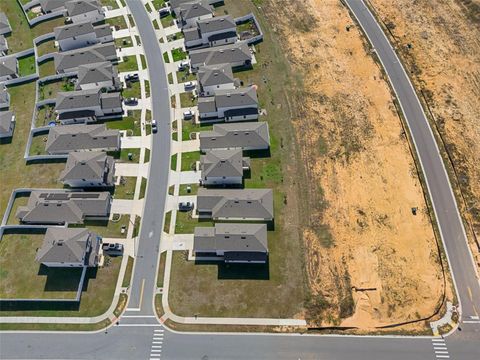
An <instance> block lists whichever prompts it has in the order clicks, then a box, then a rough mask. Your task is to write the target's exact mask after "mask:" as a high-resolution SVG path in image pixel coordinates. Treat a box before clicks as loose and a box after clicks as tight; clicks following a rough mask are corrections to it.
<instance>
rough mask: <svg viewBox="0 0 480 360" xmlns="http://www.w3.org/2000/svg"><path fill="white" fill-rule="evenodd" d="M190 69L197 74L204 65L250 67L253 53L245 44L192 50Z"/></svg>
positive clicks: (237, 43) (239, 43) (238, 43)
mask: <svg viewBox="0 0 480 360" xmlns="http://www.w3.org/2000/svg"><path fill="white" fill-rule="evenodd" d="M189 56H190V68H191V70H192V71H193V72H196V71H197V70H198V68H199V67H200V66H202V65H219V64H229V65H230V66H231V67H242V66H250V65H251V64H252V58H253V57H252V53H251V52H250V48H249V47H248V45H247V44H246V43H245V42H236V43H234V44H230V45H223V46H216V47H211V48H206V49H199V50H192V51H190V53H189Z"/></svg>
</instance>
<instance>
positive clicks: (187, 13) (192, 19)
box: [172, 0, 213, 27]
mask: <svg viewBox="0 0 480 360" xmlns="http://www.w3.org/2000/svg"><path fill="white" fill-rule="evenodd" d="M172 9H173V10H174V12H175V14H176V15H177V19H178V24H179V26H180V27H192V26H195V24H196V22H197V21H199V20H203V19H210V18H212V17H213V7H212V6H211V5H210V4H209V3H208V1H207V0H196V1H189V2H184V3H182V4H180V5H179V6H178V7H176V8H175V7H172Z"/></svg>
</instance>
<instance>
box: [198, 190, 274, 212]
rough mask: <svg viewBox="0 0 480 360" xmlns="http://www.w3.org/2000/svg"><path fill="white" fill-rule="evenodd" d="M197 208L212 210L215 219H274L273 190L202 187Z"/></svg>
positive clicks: (199, 209)
mask: <svg viewBox="0 0 480 360" xmlns="http://www.w3.org/2000/svg"><path fill="white" fill-rule="evenodd" d="M197 209H198V211H199V212H211V213H212V218H213V219H244V218H245V219H267V220H268V219H273V191H272V190H271V189H227V190H224V189H221V190H210V189H205V188H200V189H199V190H198V194H197Z"/></svg>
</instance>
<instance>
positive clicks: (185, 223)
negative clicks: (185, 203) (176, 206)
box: [175, 211, 213, 234]
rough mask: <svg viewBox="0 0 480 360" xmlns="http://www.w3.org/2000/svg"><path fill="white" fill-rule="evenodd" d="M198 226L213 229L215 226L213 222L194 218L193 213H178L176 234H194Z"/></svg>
mask: <svg viewBox="0 0 480 360" xmlns="http://www.w3.org/2000/svg"><path fill="white" fill-rule="evenodd" d="M196 226H205V227H211V226H213V221H211V220H210V219H199V218H194V217H192V212H191V211H177V222H176V224H175V234H193V232H194V230H195V227H196Z"/></svg>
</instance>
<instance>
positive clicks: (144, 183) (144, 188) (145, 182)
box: [138, 177, 147, 199]
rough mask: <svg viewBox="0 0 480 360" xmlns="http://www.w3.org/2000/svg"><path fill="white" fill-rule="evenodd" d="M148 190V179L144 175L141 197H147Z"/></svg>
mask: <svg viewBox="0 0 480 360" xmlns="http://www.w3.org/2000/svg"><path fill="white" fill-rule="evenodd" d="M146 191H147V179H145V178H144V177H142V184H141V185H140V194H139V196H138V198H139V199H143V198H144V197H145V192H146Z"/></svg>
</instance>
